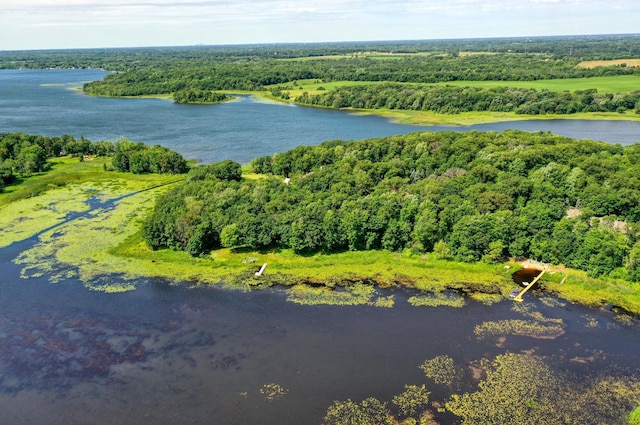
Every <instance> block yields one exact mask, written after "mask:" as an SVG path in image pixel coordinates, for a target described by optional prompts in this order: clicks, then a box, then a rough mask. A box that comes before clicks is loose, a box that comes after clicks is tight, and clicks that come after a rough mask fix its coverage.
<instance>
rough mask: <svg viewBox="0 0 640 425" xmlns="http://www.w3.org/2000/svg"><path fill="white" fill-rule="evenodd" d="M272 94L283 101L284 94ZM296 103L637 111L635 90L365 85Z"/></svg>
mask: <svg viewBox="0 0 640 425" xmlns="http://www.w3.org/2000/svg"><path fill="white" fill-rule="evenodd" d="M276 94H280V96H281V97H283V98H287V97H288V92H286V91H280V93H276ZM295 101H296V102H297V103H302V104H307V105H317V106H324V107H331V108H360V109H381V108H386V109H405V110H414V111H432V112H438V113H443V114H457V113H460V112H470V111H495V112H515V113H517V114H529V115H539V114H574V113H577V112H626V111H629V110H632V111H633V110H635V112H636V113H640V90H638V91H634V92H631V93H625V94H616V95H613V94H610V93H598V92H597V90H596V89H590V90H577V91H575V92H569V91H564V92H554V91H550V90H535V89H525V88H513V87H495V88H479V87H456V86H433V85H409V84H367V85H357V86H343V87H337V88H335V89H334V90H331V91H327V92H324V93H320V94H316V95H309V93H307V92H303V93H302V94H301V95H299V96H297V97H296V98H295Z"/></svg>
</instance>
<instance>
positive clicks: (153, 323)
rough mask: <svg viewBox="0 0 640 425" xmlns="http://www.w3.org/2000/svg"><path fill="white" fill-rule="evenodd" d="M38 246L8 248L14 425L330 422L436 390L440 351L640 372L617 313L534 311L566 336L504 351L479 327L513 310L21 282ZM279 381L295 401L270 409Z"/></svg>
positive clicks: (3, 259) (520, 342) (639, 359)
mask: <svg viewBox="0 0 640 425" xmlns="http://www.w3.org/2000/svg"><path fill="white" fill-rule="evenodd" d="M29 245H30V243H29V241H27V242H24V243H20V244H17V245H14V246H12V247H8V248H3V249H0V268H1V269H2V271H3V277H2V280H1V283H0V423H2V424H5V423H6V424H86V423H91V424H139V423H153V424H176V423H180V424H186V423H198V424H203V423H207V424H238V425H240V424H247V423H260V424H274V425H275V424H285V423H292V424H293V423H300V424H318V423H320V422H321V419H322V416H323V414H324V412H325V410H326V408H327V407H328V406H330V405H331V404H332V403H333V401H334V400H346V399H348V398H351V399H353V400H362V399H364V398H366V397H371V396H373V397H377V398H379V399H381V400H384V401H389V400H391V398H392V397H393V396H394V395H396V394H399V393H400V392H402V391H403V389H404V385H405V384H422V383H426V380H425V377H424V375H423V374H422V372H421V370H420V369H419V368H418V366H419V365H420V364H421V363H422V362H423V361H424V360H426V359H429V358H433V357H435V356H437V355H442V354H448V355H450V356H452V357H453V358H454V359H455V360H456V361H458V362H461V363H462V362H469V361H472V360H477V359H480V358H482V357H493V356H495V355H497V354H501V353H505V352H520V351H523V350H532V351H534V352H535V353H536V354H538V355H541V356H548V357H550V358H551V357H552V358H555V359H557V360H558V361H560V362H564V363H566V364H569V365H571V366H572V367H575V368H576V370H575V371H574V372H575V373H577V374H578V376H580V375H584V376H588V375H589V374H591V373H592V372H593V371H594V370H597V369H598V368H600V367H603V363H599V362H598V361H596V362H595V363H593V364H590V365H587V366H585V365H579V364H575V365H573V364H572V363H570V362H569V361H568V360H569V359H571V358H575V357H588V356H589V355H592V354H593V353H595V352H598V353H602V355H601V359H602V362H604V361H605V360H604V359H605V358H606V365H607V366H612V365H617V366H619V367H624V368H628V369H630V370H632V371H633V372H635V373H638V372H640V371H639V370H638V366H639V365H640V332H639V330H638V326H637V324H636V325H633V326H627V325H621V324H619V323H617V322H616V321H615V320H614V317H615V316H614V315H613V313H610V312H604V311H603V312H601V311H593V310H589V309H586V308H582V307H579V306H571V305H566V306H564V307H553V308H551V307H545V306H544V305H541V304H539V303H536V305H537V308H538V309H539V310H540V311H541V312H543V314H545V315H547V316H549V317H555V318H563V319H564V320H565V323H566V325H567V327H566V330H567V331H566V333H565V334H564V335H563V336H561V337H559V338H558V339H555V340H537V339H533V338H526V337H509V338H507V340H506V341H501V342H500V344H496V342H495V341H494V340H490V341H484V342H483V341H478V340H477V339H476V338H475V336H474V333H473V330H474V327H475V326H476V325H477V324H479V323H482V322H484V321H495V320H503V319H509V318H514V317H517V316H518V315H517V314H516V313H514V312H513V311H512V310H511V307H512V302H511V301H504V302H502V303H499V304H496V305H492V306H486V305H483V304H479V303H469V304H468V305H467V306H466V307H464V308H462V309H456V308H449V307H440V308H429V307H422V308H418V307H411V306H409V305H408V304H407V303H406V299H407V297H408V295H409V294H408V293H405V292H404V291H401V290H395V291H394V292H393V293H394V294H395V296H396V307H394V308H392V309H387V308H374V307H367V306H359V307H332V306H300V305H297V304H293V303H288V302H286V301H285V297H284V294H283V291H281V290H278V289H274V290H265V291H256V292H250V293H240V292H231V291H226V290H221V289H216V288H210V287H209V288H203V287H189V286H187V285H168V284H166V283H165V282H162V281H146V282H140V285H139V286H138V289H137V290H136V291H133V292H127V293H121V294H103V293H99V292H92V291H88V290H86V289H85V288H84V287H83V286H82V285H81V284H80V283H79V282H77V281H74V280H68V281H65V282H62V283H59V284H55V285H52V284H50V283H47V282H46V279H44V278H43V279H29V280H21V279H20V278H19V271H20V269H19V267H18V266H17V265H15V264H13V263H11V260H12V259H13V258H14V257H15V256H16V255H17V254H18V253H19V252H21V251H23V250H24V249H26V248H27V247H28V246H29ZM532 299H533V298H532ZM591 320H596V321H597V323H598V326H597V327H590V326H587V323H590V322H591ZM269 383H277V384H279V385H281V386H282V387H283V388H285V389H286V390H288V393H287V394H286V395H285V396H284V397H283V398H282V399H281V400H276V401H273V402H269V401H267V400H265V399H264V397H263V395H262V394H260V389H261V388H262V386H263V385H265V384H269ZM431 399H432V400H444V399H445V394H438V392H437V391H436V392H434V393H433V394H432V397H431ZM441 419H444V421H443V422H444V423H446V420H447V417H446V416H445V417H443V418H441ZM448 419H449V420H450V419H451V418H448Z"/></svg>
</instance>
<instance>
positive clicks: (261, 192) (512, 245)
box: [143, 131, 640, 281]
mask: <svg viewBox="0 0 640 425" xmlns="http://www.w3.org/2000/svg"><path fill="white" fill-rule="evenodd" d="M639 159H640V145H633V146H627V147H621V146H619V145H609V144H606V143H600V142H592V141H577V140H573V139H569V138H565V137H561V136H556V135H552V134H550V133H542V132H540V133H526V132H519V131H506V132H503V133H478V132H472V133H455V132H452V133H414V134H410V135H404V136H394V137H386V138H379V139H371V140H364V141H358V142H342V141H333V142H326V143H323V144H321V145H318V146H314V147H306V146H300V147H298V148H295V149H293V150H290V151H287V152H284V153H280V154H276V155H274V156H267V157H260V158H256V159H255V160H254V161H253V162H252V164H251V165H252V167H253V168H254V169H255V171H256V172H258V173H262V174H264V175H265V176H264V177H265V178H263V179H243V178H240V174H239V172H240V171H239V170H240V166H239V164H235V163H233V162H232V161H227V162H224V163H218V164H211V165H208V166H203V167H195V168H193V169H192V170H191V171H190V173H189V174H188V175H187V178H186V179H185V181H184V182H183V183H181V184H179V185H177V186H176V187H175V188H173V189H172V190H171V191H169V192H167V193H166V194H165V195H163V196H162V197H160V198H159V199H158V201H157V204H156V206H155V208H154V211H153V213H152V214H151V215H150V216H149V218H148V219H147V220H146V222H145V224H144V229H143V235H144V238H145V240H146V242H147V244H148V245H149V246H150V247H152V248H153V249H159V248H167V247H168V248H172V249H177V250H186V251H188V252H190V253H191V254H192V255H200V254H203V253H206V252H208V251H209V250H211V249H215V248H219V247H245V248H249V249H265V248H291V249H293V250H294V251H295V252H298V253H304V252H318V251H324V252H334V251H340V250H369V249H386V250H391V251H402V250H412V251H415V252H434V253H436V255H437V256H440V257H442V258H455V259H456V260H459V261H500V260H501V259H503V258H505V257H530V258H534V259H537V260H540V261H545V262H554V263H564V264H567V265H568V266H570V267H574V268H578V269H583V270H587V271H588V272H589V273H590V274H591V275H592V276H601V275H609V276H615V277H620V278H625V279H629V280H636V281H637V280H640V242H638V235H639V233H638V231H639V228H638V221H640V180H639V179H638V176H640V168H639V167H640V166H639V165H638V164H640V162H639V161H638V160H639ZM285 177H287V178H288V179H287V180H286V181H285Z"/></svg>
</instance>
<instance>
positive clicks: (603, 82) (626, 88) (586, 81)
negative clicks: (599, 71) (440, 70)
mask: <svg viewBox="0 0 640 425" xmlns="http://www.w3.org/2000/svg"><path fill="white" fill-rule="evenodd" d="M438 85H450V86H460V87H465V86H469V87H480V88H492V87H517V88H527V89H536V90H550V91H555V92H560V91H570V92H574V91H576V90H587V89H596V90H598V92H599V93H612V94H615V93H628V92H632V91H636V90H640V77H639V76H637V75H620V76H614V77H592V78H571V79H558V80H537V81H451V82H448V83H439V84H438Z"/></svg>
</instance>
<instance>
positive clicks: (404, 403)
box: [393, 385, 431, 416]
mask: <svg viewBox="0 0 640 425" xmlns="http://www.w3.org/2000/svg"><path fill="white" fill-rule="evenodd" d="M404 388H405V390H404V392H403V393H402V394H399V395H397V396H395V397H393V404H395V405H396V406H398V411H399V412H400V415H402V416H412V415H415V414H416V413H418V412H419V411H420V410H423V409H424V408H425V406H426V405H427V403H429V395H430V394H431V393H430V392H429V391H427V387H426V386H425V385H421V386H417V385H405V386H404Z"/></svg>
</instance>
